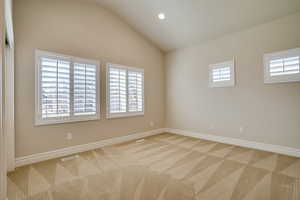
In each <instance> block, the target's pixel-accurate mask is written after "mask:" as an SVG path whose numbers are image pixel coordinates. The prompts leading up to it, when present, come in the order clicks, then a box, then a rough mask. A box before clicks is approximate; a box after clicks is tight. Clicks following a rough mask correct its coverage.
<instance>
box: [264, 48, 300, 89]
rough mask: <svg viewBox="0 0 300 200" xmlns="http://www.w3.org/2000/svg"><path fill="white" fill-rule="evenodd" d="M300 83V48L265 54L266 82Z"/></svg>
mask: <svg viewBox="0 0 300 200" xmlns="http://www.w3.org/2000/svg"><path fill="white" fill-rule="evenodd" d="M298 81H300V48H296V49H288V50H285V51H280V52H274V53H268V54H264V82H265V83H281V82H282V83H284V82H298Z"/></svg>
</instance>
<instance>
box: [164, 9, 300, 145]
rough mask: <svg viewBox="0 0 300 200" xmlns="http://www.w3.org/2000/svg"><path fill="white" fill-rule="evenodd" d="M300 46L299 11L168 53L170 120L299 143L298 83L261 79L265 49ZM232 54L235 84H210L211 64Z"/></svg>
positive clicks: (215, 131)
mask: <svg viewBox="0 0 300 200" xmlns="http://www.w3.org/2000/svg"><path fill="white" fill-rule="evenodd" d="M296 47H300V13H298V14H295V15H292V16H289V17H286V18H283V19H280V20H277V21H273V22H271V23H268V24H264V25H261V26H258V27H255V28H252V29H250V30H247V31H243V32H239V33H235V34H231V35H227V36H225V37H222V38H220V39H217V40H214V41H210V42H207V43H205V44H203V45H198V46H192V47H188V48H185V49H180V50H177V51H174V52H171V53H169V54H168V55H167V58H166V72H165V74H166V92H167V94H166V110H167V111H166V118H167V122H166V123H167V126H168V127H171V128H179V129H184V130H191V131H195V132H201V133H208V134H213V135H220V136H226V137H233V138H240V139H246V140H251V141H258V142H264V143H270V144H278V145H286V146H289V147H295V148H300V83H299V82H298V83H281V84H270V85H266V84H264V83H263V54H264V53H266V52H273V51H279V50H285V49H289V48H296ZM234 56H235V58H236V80H237V83H236V86H235V87H234V88H208V66H209V64H213V63H218V62H222V61H226V60H229V59H232V58H233V57H234ZM213 126H214V128H212V127H213ZM240 126H243V127H244V131H243V132H242V133H240V131H239V129H240Z"/></svg>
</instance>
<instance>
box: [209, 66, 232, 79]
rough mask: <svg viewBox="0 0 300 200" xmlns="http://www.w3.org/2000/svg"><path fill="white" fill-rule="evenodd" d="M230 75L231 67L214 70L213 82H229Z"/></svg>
mask: <svg viewBox="0 0 300 200" xmlns="http://www.w3.org/2000/svg"><path fill="white" fill-rule="evenodd" d="M230 73H231V72H230V67H221V68H215V69H213V70H212V80H213V82H219V81H229V80H230Z"/></svg>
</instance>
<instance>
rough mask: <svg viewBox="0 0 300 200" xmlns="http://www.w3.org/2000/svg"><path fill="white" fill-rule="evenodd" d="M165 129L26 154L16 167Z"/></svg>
mask: <svg viewBox="0 0 300 200" xmlns="http://www.w3.org/2000/svg"><path fill="white" fill-rule="evenodd" d="M164 132H165V129H164V128H161V129H155V130H151V131H146V132H141V133H135V134H131V135H127V136H122V137H117V138H111V139H107V140H100V141H98V142H93V143H88V144H83V145H77V146H72V147H67V148H63V149H58V150H55V151H49V152H45V153H38V154H33V155H29V156H24V157H19V158H16V167H20V166H24V165H28V164H32V163H37V162H41V161H45V160H50V159H54V158H59V157H64V156H68V155H71V154H76V153H80V152H84V151H89V150H93V149H98V148H101V147H104V146H108V145H112V144H119V143H123V142H127V141H131V140H136V139H139V138H144V137H147V136H151V135H156V134H160V133H164Z"/></svg>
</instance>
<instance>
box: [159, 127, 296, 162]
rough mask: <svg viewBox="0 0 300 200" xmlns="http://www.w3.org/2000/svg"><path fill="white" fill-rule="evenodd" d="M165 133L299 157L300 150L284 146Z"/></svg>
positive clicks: (189, 132)
mask: <svg viewBox="0 0 300 200" xmlns="http://www.w3.org/2000/svg"><path fill="white" fill-rule="evenodd" d="M165 131H166V132H168V133H174V134H178V135H184V136H189V137H194V138H199V139H205V140H210V141H214V142H220V143H225V144H231V145H236V146H241V147H247V148H251V149H258V150H263V151H269V152H274V153H279V154H284V155H289V156H295V157H300V149H296V148H291V147H286V146H280V145H274V144H266V143H260V142H254V141H248V140H242V139H236V138H230V137H223V136H217V135H210V134H203V133H199V132H193V131H187V130H181V129H173V128H166V130H165Z"/></svg>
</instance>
